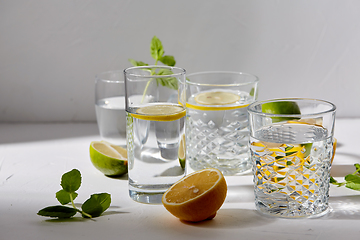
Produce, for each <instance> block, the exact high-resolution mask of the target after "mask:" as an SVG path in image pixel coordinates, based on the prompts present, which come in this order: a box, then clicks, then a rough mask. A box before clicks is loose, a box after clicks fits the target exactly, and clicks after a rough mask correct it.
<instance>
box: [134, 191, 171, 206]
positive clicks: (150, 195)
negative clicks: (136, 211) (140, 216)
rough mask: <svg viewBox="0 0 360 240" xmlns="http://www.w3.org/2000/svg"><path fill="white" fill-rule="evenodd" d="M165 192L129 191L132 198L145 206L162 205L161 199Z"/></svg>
mask: <svg viewBox="0 0 360 240" xmlns="http://www.w3.org/2000/svg"><path fill="white" fill-rule="evenodd" d="M164 192H165V191H161V192H139V191H136V190H129V195H130V198H132V199H133V200H134V201H136V202H139V203H145V204H162V202H161V199H162V196H163V194H164Z"/></svg>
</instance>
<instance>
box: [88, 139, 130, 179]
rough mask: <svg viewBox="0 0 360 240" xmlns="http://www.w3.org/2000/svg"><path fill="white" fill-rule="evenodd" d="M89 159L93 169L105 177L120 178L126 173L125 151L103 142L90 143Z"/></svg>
mask: <svg viewBox="0 0 360 240" xmlns="http://www.w3.org/2000/svg"><path fill="white" fill-rule="evenodd" d="M90 159H91V162H92V164H93V165H94V167H95V168H97V169H98V170H99V171H100V172H102V173H104V174H105V175H107V176H120V175H123V174H125V173H126V172H127V165H128V162H127V151H126V150H125V149H124V148H122V147H120V146H116V145H112V144H110V143H108V142H105V141H93V142H91V143H90Z"/></svg>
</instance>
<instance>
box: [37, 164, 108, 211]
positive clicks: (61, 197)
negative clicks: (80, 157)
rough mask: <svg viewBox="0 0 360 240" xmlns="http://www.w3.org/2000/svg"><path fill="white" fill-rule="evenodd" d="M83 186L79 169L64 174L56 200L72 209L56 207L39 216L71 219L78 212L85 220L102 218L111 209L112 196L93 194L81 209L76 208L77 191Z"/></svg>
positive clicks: (47, 209) (47, 208)
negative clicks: (69, 205)
mask: <svg viewBox="0 0 360 240" xmlns="http://www.w3.org/2000/svg"><path fill="white" fill-rule="evenodd" d="M80 185H81V173H80V171H79V170H77V169H73V170H71V171H69V172H67V173H64V174H63V175H62V177H61V183H60V186H61V187H62V189H61V190H59V191H58V192H57V193H56V195H55V196H56V199H57V200H58V201H59V202H60V203H61V204H62V205H65V204H68V203H71V205H72V207H67V206H62V205H56V206H50V207H46V208H43V209H41V210H40V211H39V212H38V213H37V214H38V215H40V216H44V217H53V218H71V217H73V216H74V215H75V214H76V213H77V212H79V213H81V215H82V216H83V217H85V218H93V217H98V216H100V215H101V214H102V213H103V212H104V211H106V209H108V208H109V207H110V203H111V195H110V194H108V193H98V194H93V195H91V197H90V198H89V199H88V200H86V201H85V202H84V203H83V204H82V206H81V209H82V210H80V209H78V208H77V207H76V206H75V203H74V199H75V198H76V197H77V196H78V194H77V193H76V191H77V190H78V189H79V188H80Z"/></svg>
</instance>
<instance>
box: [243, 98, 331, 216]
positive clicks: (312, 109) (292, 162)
mask: <svg viewBox="0 0 360 240" xmlns="http://www.w3.org/2000/svg"><path fill="white" fill-rule="evenodd" d="M335 110H336V107H335V105H334V104H332V103H330V102H327V101H322V100H316V99H296V98H294V99H275V100H269V101H261V102H255V103H253V104H251V105H250V106H249V108H248V111H249V121H250V149H251V158H252V165H253V168H252V169H253V175H254V187H255V205H256V208H257V210H258V211H260V212H261V213H265V214H268V215H272V216H277V217H285V218H300V217H318V216H322V215H324V214H326V213H327V212H328V209H329V205H328V199H329V180H330V169H331V159H332V155H333V133H334V123H335ZM275 113H280V114H275Z"/></svg>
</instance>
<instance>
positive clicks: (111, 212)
mask: <svg viewBox="0 0 360 240" xmlns="http://www.w3.org/2000/svg"><path fill="white" fill-rule="evenodd" d="M81 205H82V204H80V203H75V206H76V207H78V208H81ZM116 209H121V208H120V207H119V206H110V207H109V208H108V209H107V210H106V211H105V212H103V213H102V214H101V216H99V217H96V218H83V217H79V215H77V216H75V217H72V218H60V219H59V218H52V219H46V220H45V221H46V222H86V221H94V222H96V220H97V219H100V218H102V217H105V216H109V215H115V214H126V213H130V212H125V211H117V210H116Z"/></svg>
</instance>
